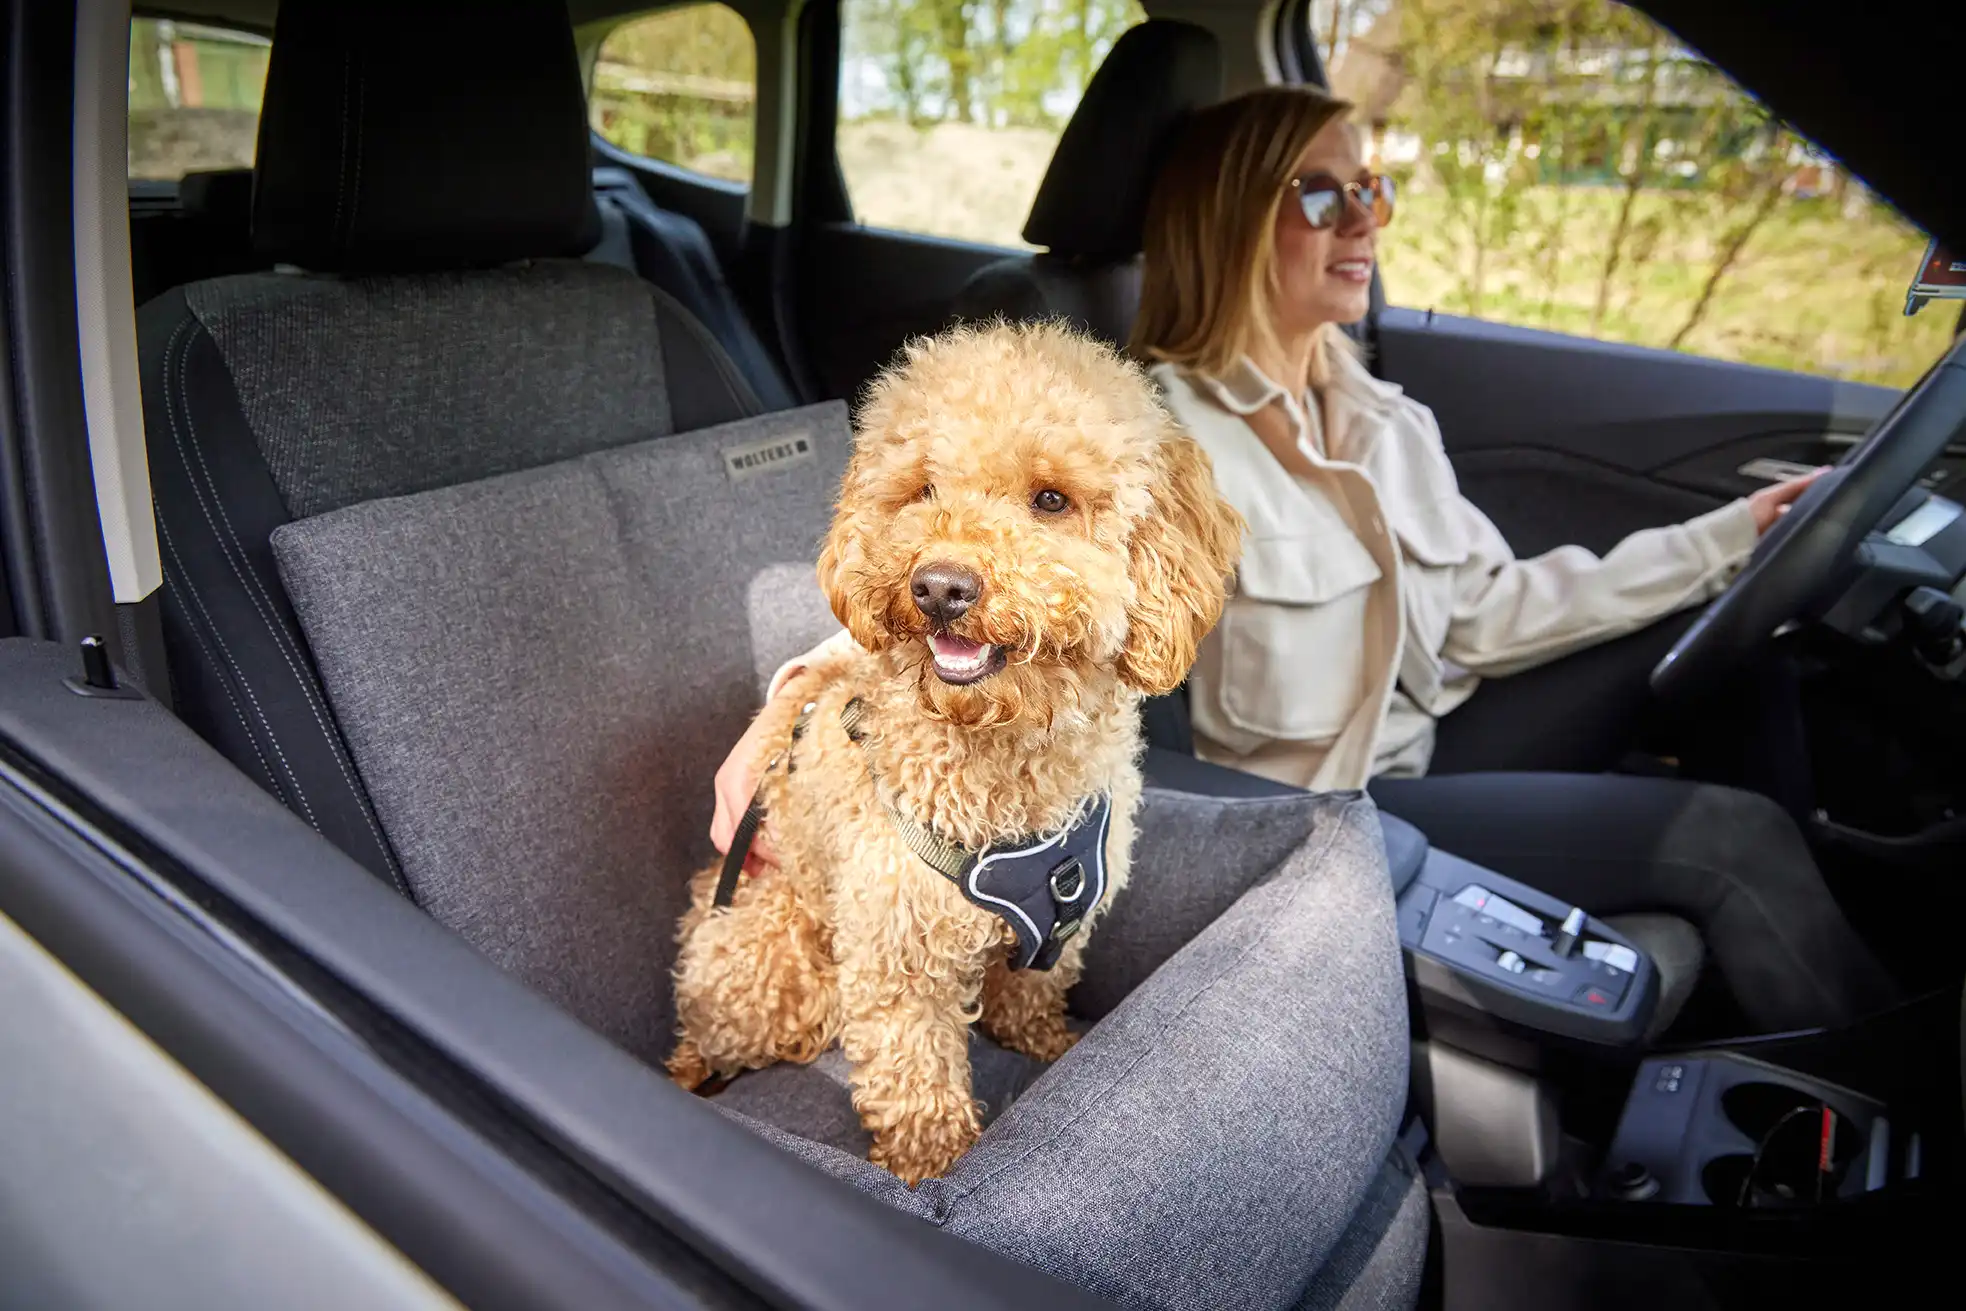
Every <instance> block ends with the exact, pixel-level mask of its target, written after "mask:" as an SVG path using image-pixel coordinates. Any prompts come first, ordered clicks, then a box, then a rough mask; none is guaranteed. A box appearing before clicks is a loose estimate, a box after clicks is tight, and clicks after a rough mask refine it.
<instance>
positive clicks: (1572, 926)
mask: <svg viewBox="0 0 1966 1311" xmlns="http://www.w3.org/2000/svg"><path fill="white" fill-rule="evenodd" d="M1584 918H1585V917H1584V908H1583V907H1582V906H1572V907H1571V908H1570V913H1569V914H1568V915H1565V916H1564V917H1563V926H1562V927H1561V928H1559V929H1558V930H1557V931H1556V936H1555V937H1554V938H1552V939H1550V949H1551V950H1552V951H1554V952H1556V954H1557V955H1558V956H1561V957H1565V958H1568V957H1571V956H1574V955H1576V954H1577V941H1578V939H1580V938H1582V937H1583V936H1584Z"/></svg>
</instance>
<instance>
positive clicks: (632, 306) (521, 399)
mask: <svg viewBox="0 0 1966 1311" xmlns="http://www.w3.org/2000/svg"><path fill="white" fill-rule="evenodd" d="M185 299H186V302H187V304H188V305H189V306H190V309H191V312H192V313H193V314H195V315H196V316H197V317H198V320H199V322H200V323H201V324H202V325H203V326H204V329H205V331H207V332H208V333H210V334H211V337H212V340H213V341H214V342H216V343H217V345H218V348H219V350H220V352H221V353H222V354H223V355H224V356H225V360H226V364H227V367H228V368H229V369H230V370H231V373H232V378H233V384H234V386H235V387H236V388H237V389H238V392H239V399H240V403H241V405H242V406H243V407H244V410H245V414H246V419H247V421H248V422H249V423H250V424H251V425H252V429H253V433H254V436H255V438H256V440H257V441H258V444H259V449H260V452H261V454H262V456H263V457H264V458H265V460H266V463H267V467H268V468H269V469H270V470H271V471H272V473H273V478H274V481H275V482H276V483H277V484H278V485H279V487H280V492H281V495H282V496H283V497H284V498H285V500H286V503H287V509H288V512H289V513H290V514H292V515H293V516H294V517H296V518H304V517H306V516H308V515H313V514H320V513H321V512H323V511H325V510H332V509H336V508H338V507H340V506H343V505H350V504H354V503H355V502H358V501H365V500H370V499H373V498H375V497H378V496H395V495H401V494H403V493H405V492H415V491H422V490H424V489H426V488H430V487H440V486H444V485H446V484H449V483H457V482H468V481H471V480H472V479H475V478H482V477H486V476H488V475H491V474H496V473H507V472H510V471H512V470H514V469H519V468H524V467H528V466H531V465H539V464H550V463H552V462H554V461H556V460H561V459H566V458H569V457H571V456H575V455H584V454H586V453H588V452H590V451H595V450H604V449H606V448H607V447H610V446H619V445H621V444H623V443H624V442H628V441H634V440H637V439H639V438H647V437H659V436H663V435H666V434H667V433H668V432H670V431H671V421H670V412H669V399H668V371H667V369H666V368H665V367H664V359H663V350H662V342H663V341H664V340H665V338H666V337H667V336H668V334H667V333H663V332H660V331H658V329H657V322H658V314H659V312H658V310H657V308H656V306H655V304H654V302H653V299H652V298H651V296H650V295H649V289H648V287H647V286H646V285H645V284H644V283H642V282H641V281H640V280H639V279H637V278H635V277H633V276H632V275H630V274H628V273H626V272H625V271H623V270H618V269H611V268H606V267H598V266H595V265H591V264H581V263H577V262H573V261H561V260H543V261H540V262H538V263H535V264H531V265H521V266H516V267H512V268H505V269H495V270H487V271H484V272H474V273H468V274H425V275H417V276H400V275H397V276H387V277H370V278H347V279H344V278H328V277H303V276H281V275H278V274H265V275H257V276H247V277H243V278H225V279H220V280H217V281H213V282H205V283H199V284H197V285H195V286H192V287H189V288H187V289H186V291H185ZM672 326H673V325H672ZM303 364H304V367H297V366H301V365H303Z"/></svg>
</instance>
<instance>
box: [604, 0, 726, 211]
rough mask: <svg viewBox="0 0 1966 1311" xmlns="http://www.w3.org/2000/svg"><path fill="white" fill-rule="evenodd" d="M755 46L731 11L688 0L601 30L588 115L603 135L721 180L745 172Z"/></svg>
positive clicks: (651, 156) (641, 152) (627, 147)
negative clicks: (603, 31) (612, 27)
mask: <svg viewBox="0 0 1966 1311" xmlns="http://www.w3.org/2000/svg"><path fill="white" fill-rule="evenodd" d="M757 98H758V47H757V43H756V41H755V40H753V38H752V36H751V29H750V27H749V26H748V25H747V24H746V23H745V21H744V20H743V19H742V18H740V17H739V16H738V14H737V11H736V10H734V9H731V8H729V7H728V6H725V5H720V4H693V5H685V6H683V7H681V8H679V9H668V10H664V11H663V12H662V13H659V14H650V15H648V16H647V17H645V18H636V19H632V20H630V21H628V22H626V23H623V24H622V25H621V26H620V27H617V28H615V29H614V30H613V31H612V32H609V33H608V35H607V38H606V39H605V40H603V41H602V42H601V49H600V55H599V57H598V58H597V59H596V61H595V64H594V89H593V91H592V93H591V95H590V96H589V111H588V112H589V117H590V119H591V121H592V123H593V125H594V131H595V132H597V133H599V134H600V137H601V139H602V140H603V141H606V142H607V143H608V144H610V145H613V146H618V147H620V148H621V149H622V150H625V151H627V152H628V153H629V154H631V155H642V156H645V157H646V158H649V159H659V160H661V161H662V162H663V163H665V164H674V165H675V166H676V167H678V168H686V169H688V170H690V171H691V172H692V173H701V174H703V175H704V176H706V177H713V178H721V179H723V180H724V181H726V182H743V183H749V182H750V181H751V157H752V140H753V137H752V133H753V131H754V126H753V124H754V118H755V115H754V110H755V107H756V103H757Z"/></svg>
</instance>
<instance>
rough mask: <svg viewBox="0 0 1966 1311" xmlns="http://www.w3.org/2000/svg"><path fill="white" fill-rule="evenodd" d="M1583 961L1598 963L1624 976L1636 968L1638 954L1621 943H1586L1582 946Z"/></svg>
mask: <svg viewBox="0 0 1966 1311" xmlns="http://www.w3.org/2000/svg"><path fill="white" fill-rule="evenodd" d="M1584 959H1586V960H1594V961H1599V962H1601V963H1602V964H1604V965H1606V966H1608V967H1609V968H1611V969H1614V970H1623V971H1624V972H1625V973H1626V974H1630V973H1631V972H1632V971H1634V970H1636V969H1637V968H1638V953H1637V952H1635V951H1633V950H1632V949H1631V948H1630V947H1627V946H1625V945H1624V944H1623V943H1622V942H1587V943H1585V944H1584Z"/></svg>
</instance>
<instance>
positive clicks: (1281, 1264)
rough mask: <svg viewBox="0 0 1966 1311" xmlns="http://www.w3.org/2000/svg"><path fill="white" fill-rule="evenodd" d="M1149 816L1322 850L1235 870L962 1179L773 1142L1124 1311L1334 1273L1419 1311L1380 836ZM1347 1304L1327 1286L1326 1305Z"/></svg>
mask: <svg viewBox="0 0 1966 1311" xmlns="http://www.w3.org/2000/svg"><path fill="white" fill-rule="evenodd" d="M1145 805H1146V813H1147V815H1148V816H1149V818H1150V819H1152V818H1153V817H1154V816H1156V815H1157V814H1158V813H1159V812H1160V811H1162V810H1163V809H1170V810H1173V811H1177V812H1178V811H1182V810H1192V809H1195V808H1201V809H1204V810H1207V809H1217V808H1221V809H1226V810H1227V811H1228V812H1229V813H1230V814H1231V815H1233V816H1239V815H1243V814H1248V813H1252V811H1253V810H1264V811H1276V812H1288V813H1290V814H1292V815H1293V816H1294V819H1293V821H1292V822H1294V823H1295V824H1296V825H1297V826H1298V828H1299V829H1300V830H1301V831H1303V833H1304V836H1303V837H1302V838H1301V840H1299V841H1298V842H1296V843H1294V844H1291V845H1290V846H1289V847H1288V848H1287V849H1286V850H1285V851H1284V853H1283V854H1282V856H1281V858H1280V859H1279V860H1278V861H1277V863H1276V864H1275V865H1274V866H1272V867H1271V868H1269V869H1267V870H1264V869H1252V868H1250V867H1249V866H1248V865H1245V864H1242V863H1239V862H1241V861H1242V860H1243V859H1245V858H1256V857H1257V855H1258V853H1259V852H1265V851H1267V850H1268V849H1269V844H1270V843H1271V842H1272V841H1273V839H1274V838H1275V836H1276V833H1275V832H1274V831H1271V832H1265V833H1264V834H1263V836H1262V838H1261V839H1260V840H1259V841H1257V842H1256V843H1254V844H1252V845H1251V846H1250V847H1249V848H1247V849H1245V850H1240V851H1238V850H1236V849H1234V848H1231V849H1230V850H1228V851H1224V852H1221V853H1218V854H1217V855H1216V857H1215V858H1214V860H1213V861H1212V862H1211V866H1212V867H1211V868H1210V870H1209V876H1210V877H1215V876H1217V875H1218V874H1221V873H1224V872H1226V874H1227V876H1228V877H1229V878H1230V880H1231V881H1241V880H1242V879H1243V878H1248V879H1250V880H1251V881H1249V882H1248V885H1247V886H1246V888H1245V889H1244V890H1243V892H1242V894H1241V895H1240V896H1239V897H1238V898H1236V899H1235V901H1234V902H1233V903H1232V904H1231V905H1230V906H1229V908H1228V909H1227V910H1226V911H1224V912H1223V913H1222V914H1221V915H1220V916H1219V917H1218V918H1216V919H1215V920H1214V921H1213V922H1212V923H1210V924H1209V925H1208V926H1207V927H1205V928H1204V929H1202V930H1201V932H1200V933H1198V934H1197V935H1196V936H1195V937H1194V938H1193V940H1192V941H1190V942H1188V943H1187V944H1186V945H1185V946H1183V947H1182V948H1181V949H1180V950H1179V951H1178V952H1176V953H1175V954H1174V955H1173V956H1171V957H1170V958H1168V959H1167V960H1166V961H1165V962H1163V963H1162V964H1161V967H1160V968H1159V969H1158V970H1156V971H1154V972H1153V973H1152V974H1151V975H1149V976H1148V977H1146V979H1145V980H1144V981H1143V982H1141V983H1140V985H1139V986H1138V987H1136V988H1134V989H1133V991H1132V992H1130V993H1129V994H1127V995H1126V996H1125V997H1124V998H1123V999H1122V1000H1120V1001H1119V1002H1118V1004H1117V1005H1116V1006H1115V1007H1114V1008H1113V1009H1112V1010H1111V1011H1110V1012H1109V1013H1108V1014H1106V1015H1105V1017H1104V1018H1103V1019H1101V1020H1100V1021H1099V1023H1098V1024H1096V1025H1095V1026H1094V1027H1093V1028H1092V1029H1091V1030H1090V1031H1089V1032H1088V1033H1087V1034H1086V1035H1085V1036H1084V1038H1082V1039H1081V1040H1080V1042H1079V1044H1078V1045H1077V1046H1076V1047H1074V1048H1073V1049H1072V1050H1071V1051H1070V1052H1067V1053H1066V1054H1065V1056H1064V1057H1063V1058H1061V1059H1060V1060H1059V1061H1058V1062H1056V1063H1055V1064H1054V1065H1052V1066H1051V1067H1050V1068H1049V1069H1047V1070H1045V1071H1044V1072H1043V1073H1042V1074H1041V1075H1040V1076H1039V1077H1038V1079H1037V1080H1036V1082H1035V1083H1033V1084H1032V1086H1031V1087H1030V1089H1029V1091H1027V1092H1026V1093H1024V1095H1023V1096H1022V1097H1020V1098H1018V1099H1017V1100H1016V1101H1015V1102H1013V1103H1012V1104H1011V1106H1010V1107H1009V1109H1008V1110H1006V1111H1004V1112H1003V1113H1002V1114H1001V1115H1000V1116H999V1117H998V1118H997V1119H996V1121H995V1123H993V1124H992V1125H991V1126H990V1128H989V1129H988V1130H987V1131H986V1132H985V1133H984V1135H983V1137H982V1138H981V1139H979V1140H978V1142H977V1144H976V1146H975V1147H973V1148H972V1149H971V1150H970V1152H969V1153H968V1154H967V1155H966V1156H964V1157H963V1158H962V1159H961V1160H960V1161H958V1162H957V1163H956V1165H955V1167H954V1169H952V1170H951V1171H950V1173H949V1174H947V1175H945V1176H944V1177H942V1178H940V1179H933V1180H929V1181H927V1182H925V1183H923V1184H921V1185H920V1186H919V1187H917V1188H915V1189H913V1190H910V1189H908V1188H906V1187H905V1186H903V1185H902V1184H901V1183H900V1182H899V1181H898V1180H896V1179H895V1178H894V1177H893V1176H892V1175H890V1174H888V1173H887V1172H886V1171H884V1170H881V1169H879V1168H878V1167H876V1166H873V1165H870V1164H869V1163H867V1162H866V1161H864V1160H861V1159H860V1158H859V1157H857V1156H851V1155H848V1154H847V1153H846V1152H843V1151H840V1150H838V1149H837V1148H834V1147H830V1146H825V1145H822V1144H818V1143H814V1142H811V1141H809V1140H808V1139H806V1138H804V1137H800V1136H797V1135H794V1134H791V1133H787V1132H784V1131H782V1130H779V1129H776V1128H775V1127H773V1126H770V1125H766V1124H756V1125H755V1127H757V1128H758V1130H759V1132H761V1133H765V1134H766V1135H767V1136H769V1137H771V1138H772V1139H773V1140H774V1141H776V1142H778V1143H779V1144H780V1145H781V1146H783V1147H785V1148H786V1149H787V1150H788V1151H791V1152H793V1153H795V1154H797V1155H799V1156H800V1157H802V1158H803V1159H805V1160H807V1161H810V1162H811V1163H813V1164H814V1165H816V1166H818V1167H819V1168H821V1169H823V1170H826V1171H828V1172H829V1173H832V1174H834V1175H837V1176H838V1177H841V1178H844V1179H846V1180H848V1181H850V1182H852V1183H853V1184H854V1185H856V1186H857V1187H860V1188H862V1189H864V1190H865V1191H867V1192H869V1193H872V1194H873V1195H875V1196H877V1197H880V1198H882V1199H884V1200H885V1201H887V1202H888V1203H889V1204H890V1205H893V1206H897V1207H900V1208H902V1209H904V1210H906V1211H909V1212H910V1213H912V1214H916V1215H919V1216H921V1217H922V1218H923V1219H925V1220H927V1221H929V1222H931V1223H933V1224H936V1225H939V1226H941V1227H942V1228H944V1229H947V1230H949V1231H950V1232H952V1233H955V1234H958V1235H959V1236H961V1237H964V1238H967V1239H969V1240H971V1241H973V1242H978V1243H981V1244H983V1245H984V1246H986V1247H990V1248H993V1249H995V1250H997V1251H999V1252H1003V1253H1004V1254H1006V1255H1009V1256H1012V1257H1014V1258H1016V1259H1018V1260H1021V1261H1024V1262H1027V1263H1028V1264H1031V1265H1035V1266H1037V1267H1039V1268H1041V1269H1044V1270H1047V1271H1049V1272H1051V1273H1053V1274H1056V1275H1059V1276H1060V1277H1062V1278H1065V1279H1069V1280H1071V1281H1073V1282H1074V1283H1078V1284H1080V1285H1082V1286H1084V1287H1086V1288H1089V1289H1091V1290H1092V1291H1093V1292H1096V1293H1099V1294H1101V1295H1103V1296H1106V1297H1109V1298H1111V1299H1113V1300H1114V1301H1116V1302H1118V1303H1119V1304H1121V1305H1123V1306H1137V1307H1157V1308H1182V1309H1184V1311H1185V1309H1186V1308H1210V1309H1211V1311H1213V1309H1218V1308H1219V1309H1222V1311H1228V1309H1231V1308H1259V1307H1262V1308H1280V1307H1291V1306H1296V1305H1299V1304H1300V1303H1301V1302H1302V1300H1303V1299H1304V1298H1305V1297H1306V1296H1307V1295H1309V1294H1311V1293H1313V1291H1314V1290H1315V1289H1316V1288H1317V1287H1318V1280H1319V1273H1320V1271H1321V1270H1322V1269H1323V1268H1324V1267H1325V1266H1326V1264H1327V1262H1330V1261H1331V1260H1332V1259H1333V1258H1334V1257H1342V1258H1343V1259H1344V1262H1345V1263H1346V1264H1348V1265H1350V1266H1352V1267H1353V1268H1352V1269H1350V1270H1347V1271H1341V1272H1334V1275H1333V1279H1334V1280H1339V1279H1340V1277H1341V1275H1342V1276H1343V1279H1342V1282H1343V1283H1344V1285H1345V1289H1346V1290H1356V1292H1357V1293H1358V1294H1359V1295H1361V1296H1363V1295H1365V1294H1366V1293H1367V1292H1368V1285H1367V1284H1366V1283H1365V1282H1362V1281H1365V1280H1367V1279H1368V1278H1369V1279H1370V1281H1371V1282H1370V1285H1369V1292H1370V1300H1369V1302H1368V1304H1371V1305H1410V1304H1411V1297H1412V1292H1413V1291H1414V1290H1417V1287H1418V1282H1417V1281H1418V1271H1419V1267H1420V1261H1419V1255H1420V1254H1421V1253H1423V1252H1424V1248H1425V1240H1424V1226H1422V1233H1421V1235H1420V1240H1419V1242H1418V1243H1417V1244H1416V1243H1415V1242H1414V1231H1413V1215H1412V1212H1411V1210H1409V1209H1408V1208H1410V1207H1411V1206H1413V1205H1414V1202H1413V1201H1412V1197H1411V1194H1412V1192H1413V1191H1414V1189H1416V1188H1417V1184H1416V1183H1415V1181H1413V1179H1412V1177H1411V1173H1410V1167H1408V1168H1407V1170H1406V1173H1405V1178H1404V1179H1403V1180H1402V1179H1398V1178H1392V1179H1389V1178H1387V1177H1386V1176H1385V1173H1384V1171H1385V1168H1386V1167H1387V1163H1388V1161H1389V1159H1391V1157H1392V1153H1393V1152H1394V1148H1393V1136H1394V1133H1395V1131H1396V1130H1397V1127H1398V1124H1399V1118H1400V1114H1401V1111H1402V1109H1403V1107H1404V1104H1405V1073H1406V1063H1407V1031H1406V1023H1405V983H1404V979H1403V977H1402V974H1401V966H1400V959H1399V950H1398V945H1397V940H1396V938H1395V936H1394V929H1393V921H1392V898H1391V896H1390V893H1389V891H1388V884H1387V880H1386V872H1385V863H1384V857H1383V850H1382V847H1381V845H1380V839H1379V832H1378V825H1377V822H1376V812H1375V811H1374V809H1373V807H1372V806H1371V804H1370V803H1369V802H1367V801H1364V800H1362V799H1360V798H1359V797H1357V796H1356V795H1355V794H1339V795H1328V796H1310V795H1304V796H1301V797H1298V798H1286V799H1278V800H1275V801H1266V802H1254V803H1252V802H1242V801H1231V800H1224V799H1219V798H1195V797H1190V796H1185V795H1183V794H1179V793H1166V792H1160V791H1158V790H1156V791H1153V792H1150V793H1149V794H1148V797H1147V800H1146V803H1145ZM1176 822H1178V821H1176ZM1228 827H1229V829H1230V830H1233V829H1235V828H1236V827H1238V826H1237V825H1235V824H1234V823H1233V822H1232V823H1231V824H1230V825H1229V826H1228ZM1159 856H1160V849H1159V848H1158V847H1156V846H1151V845H1147V844H1145V843H1143V844H1142V847H1141V848H1140V865H1139V866H1138V867H1137V868H1136V870H1135V874H1134V880H1135V881H1134V882H1133V883H1131V884H1129V886H1128V890H1127V892H1126V895H1125V897H1123V898H1122V899H1121V902H1120V903H1119V904H1124V903H1125V901H1126V900H1127V899H1128V898H1132V897H1134V896H1135V895H1136V893H1139V892H1140V891H1141V889H1143V888H1149V889H1151V888H1154V887H1158V886H1163V885H1166V884H1178V883H1180V882H1181V881H1182V880H1183V879H1184V877H1185V878H1188V879H1192V878H1193V877H1194V876H1195V870H1194V868H1193V867H1192V866H1184V865H1178V864H1172V863H1167V864H1163V863H1160V862H1159ZM1149 895H1151V894H1149ZM1110 927H1112V926H1102V927H1101V928H1100V929H1099V930H1098V933H1099V934H1100V935H1107V934H1108V930H1109V928H1110ZM1111 936H1113V937H1121V936H1123V934H1114V935H1111ZM1096 942H1097V939H1096V938H1095V945H1096ZM1095 971H1096V967H1095V966H1089V973H1091V972H1095ZM747 1077H748V1076H747ZM740 1082H741V1080H740ZM754 1123H755V1122H754ZM1395 1173H1396V1174H1397V1173H1399V1171H1398V1169H1397V1168H1396V1170H1395ZM1368 1202H1372V1203H1374V1205H1373V1206H1372V1207H1366V1204H1367V1203H1368ZM1362 1208H1363V1209H1362ZM1421 1212H1422V1217H1423V1218H1424V1206H1423V1205H1422V1207H1421ZM1355 1221H1356V1222H1357V1223H1359V1224H1360V1225H1362V1228H1360V1229H1358V1230H1357V1231H1356V1232H1355V1231H1354V1224H1355ZM1339 1292H1340V1290H1339V1289H1337V1288H1336V1287H1335V1285H1326V1286H1324V1291H1323V1293H1322V1294H1320V1297H1321V1298H1322V1299H1323V1300H1322V1304H1325V1305H1338V1304H1341V1303H1340V1301H1339ZM1312 1304H1314V1305H1315V1304H1320V1302H1318V1301H1314V1302H1313V1303H1312Z"/></svg>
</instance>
